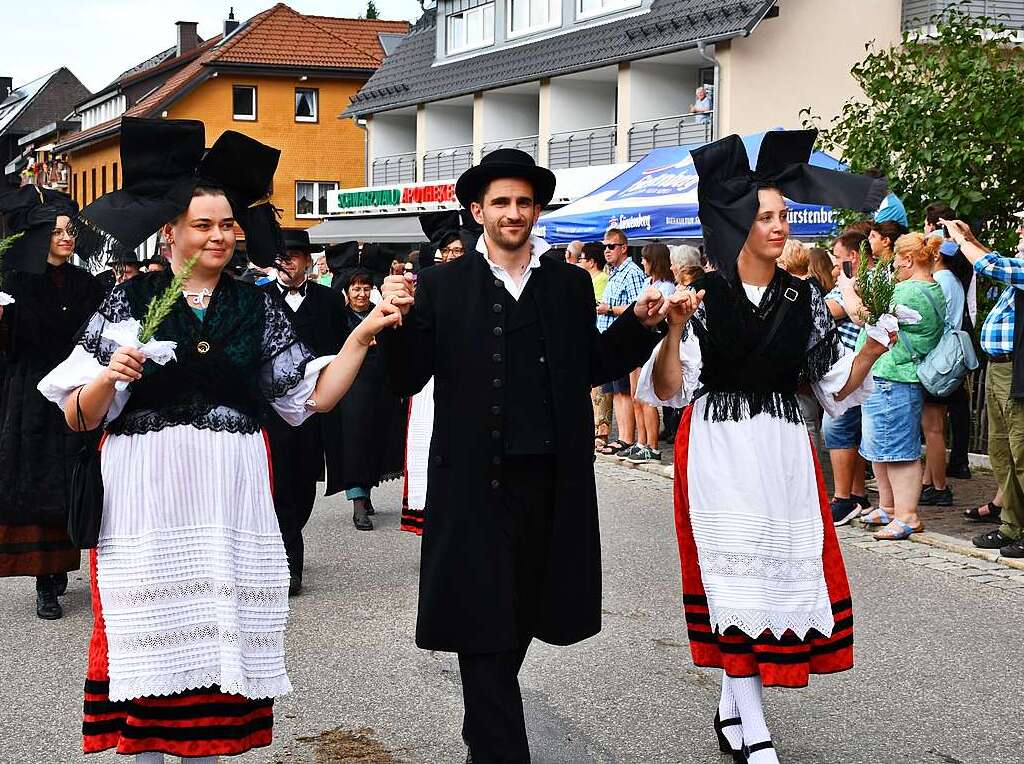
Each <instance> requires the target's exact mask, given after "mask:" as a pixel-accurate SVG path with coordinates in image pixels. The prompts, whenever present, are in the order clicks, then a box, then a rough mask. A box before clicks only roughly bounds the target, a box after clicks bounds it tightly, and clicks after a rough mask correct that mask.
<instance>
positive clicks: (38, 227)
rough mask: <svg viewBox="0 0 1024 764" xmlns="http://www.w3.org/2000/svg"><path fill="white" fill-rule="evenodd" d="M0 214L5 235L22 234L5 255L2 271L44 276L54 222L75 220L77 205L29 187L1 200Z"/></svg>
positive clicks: (56, 193)
mask: <svg viewBox="0 0 1024 764" xmlns="http://www.w3.org/2000/svg"><path fill="white" fill-rule="evenodd" d="M0 213H3V215H4V217H5V220H6V223H7V233H8V235H12V234H21V236H19V237H18V239H17V241H15V242H14V244H12V245H11V248H10V249H9V250H7V252H6V253H5V254H4V263H3V264H4V267H5V268H10V269H11V270H15V271H24V272H26V273H43V272H44V271H45V270H46V258H47V256H48V255H49V254H50V235H51V234H52V233H53V227H54V225H55V223H56V222H57V218H58V217H60V216H61V215H67V216H68V217H69V218H74V217H75V216H76V215H77V214H78V205H77V204H75V202H74V200H73V199H72V198H71V197H70V196H68V195H67V194H64V193H61V192H60V191H52V190H50V189H48V188H40V187H39V186H31V185H29V186H22V187H21V188H18V189H14V190H13V191H9V192H7V193H6V194H3V195H2V196H0Z"/></svg>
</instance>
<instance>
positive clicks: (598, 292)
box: [591, 271, 608, 302]
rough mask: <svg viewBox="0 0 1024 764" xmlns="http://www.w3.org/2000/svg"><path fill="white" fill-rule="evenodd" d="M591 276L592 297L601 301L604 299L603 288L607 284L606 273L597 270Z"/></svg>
mask: <svg viewBox="0 0 1024 764" xmlns="http://www.w3.org/2000/svg"><path fill="white" fill-rule="evenodd" d="M591 278H592V279H593V280H594V299H595V300H597V301H598V302H601V300H603V299H604V288H605V287H606V286H608V274H607V273H605V272H604V271H599V272H598V273H596V274H595V275H593V276H591Z"/></svg>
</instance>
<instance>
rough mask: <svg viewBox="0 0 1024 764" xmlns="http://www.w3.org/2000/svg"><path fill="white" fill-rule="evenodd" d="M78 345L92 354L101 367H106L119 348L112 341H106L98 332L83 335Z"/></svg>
mask: <svg viewBox="0 0 1024 764" xmlns="http://www.w3.org/2000/svg"><path fill="white" fill-rule="evenodd" d="M78 344H79V345H80V346H81V347H82V348H84V349H85V351H86V352H87V353H89V354H91V355H92V356H93V357H94V358H95V359H96V360H97V361H99V362H100V364H101V365H103V366H106V365H107V364H109V363H110V359H111V358H112V357H113V355H114V351H116V350H117V346H116V345H115V344H114V343H113V342H111V341H110V340H105V339H103V337H101V336H100V335H99V333H97V332H87V333H86V334H83V335H82V337H81V339H79V340H78Z"/></svg>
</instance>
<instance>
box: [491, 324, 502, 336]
mask: <svg viewBox="0 0 1024 764" xmlns="http://www.w3.org/2000/svg"><path fill="white" fill-rule="evenodd" d="M491 333H492V334H493V335H494V336H495V337H500V336H501V334H502V328H501V327H500V326H496V327H494V329H492V330H491Z"/></svg>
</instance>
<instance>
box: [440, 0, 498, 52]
mask: <svg viewBox="0 0 1024 764" xmlns="http://www.w3.org/2000/svg"><path fill="white" fill-rule="evenodd" d="M493 44H494V3H488V4H487V5H481V6H478V7H476V8H471V9H470V10H468V11H463V12H462V13H455V14H452V15H451V16H449V17H448V41H447V50H448V53H449V55H450V54H452V53H462V52H463V51H467V50H473V49H475V48H486V47H487V46H488V45H493Z"/></svg>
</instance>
